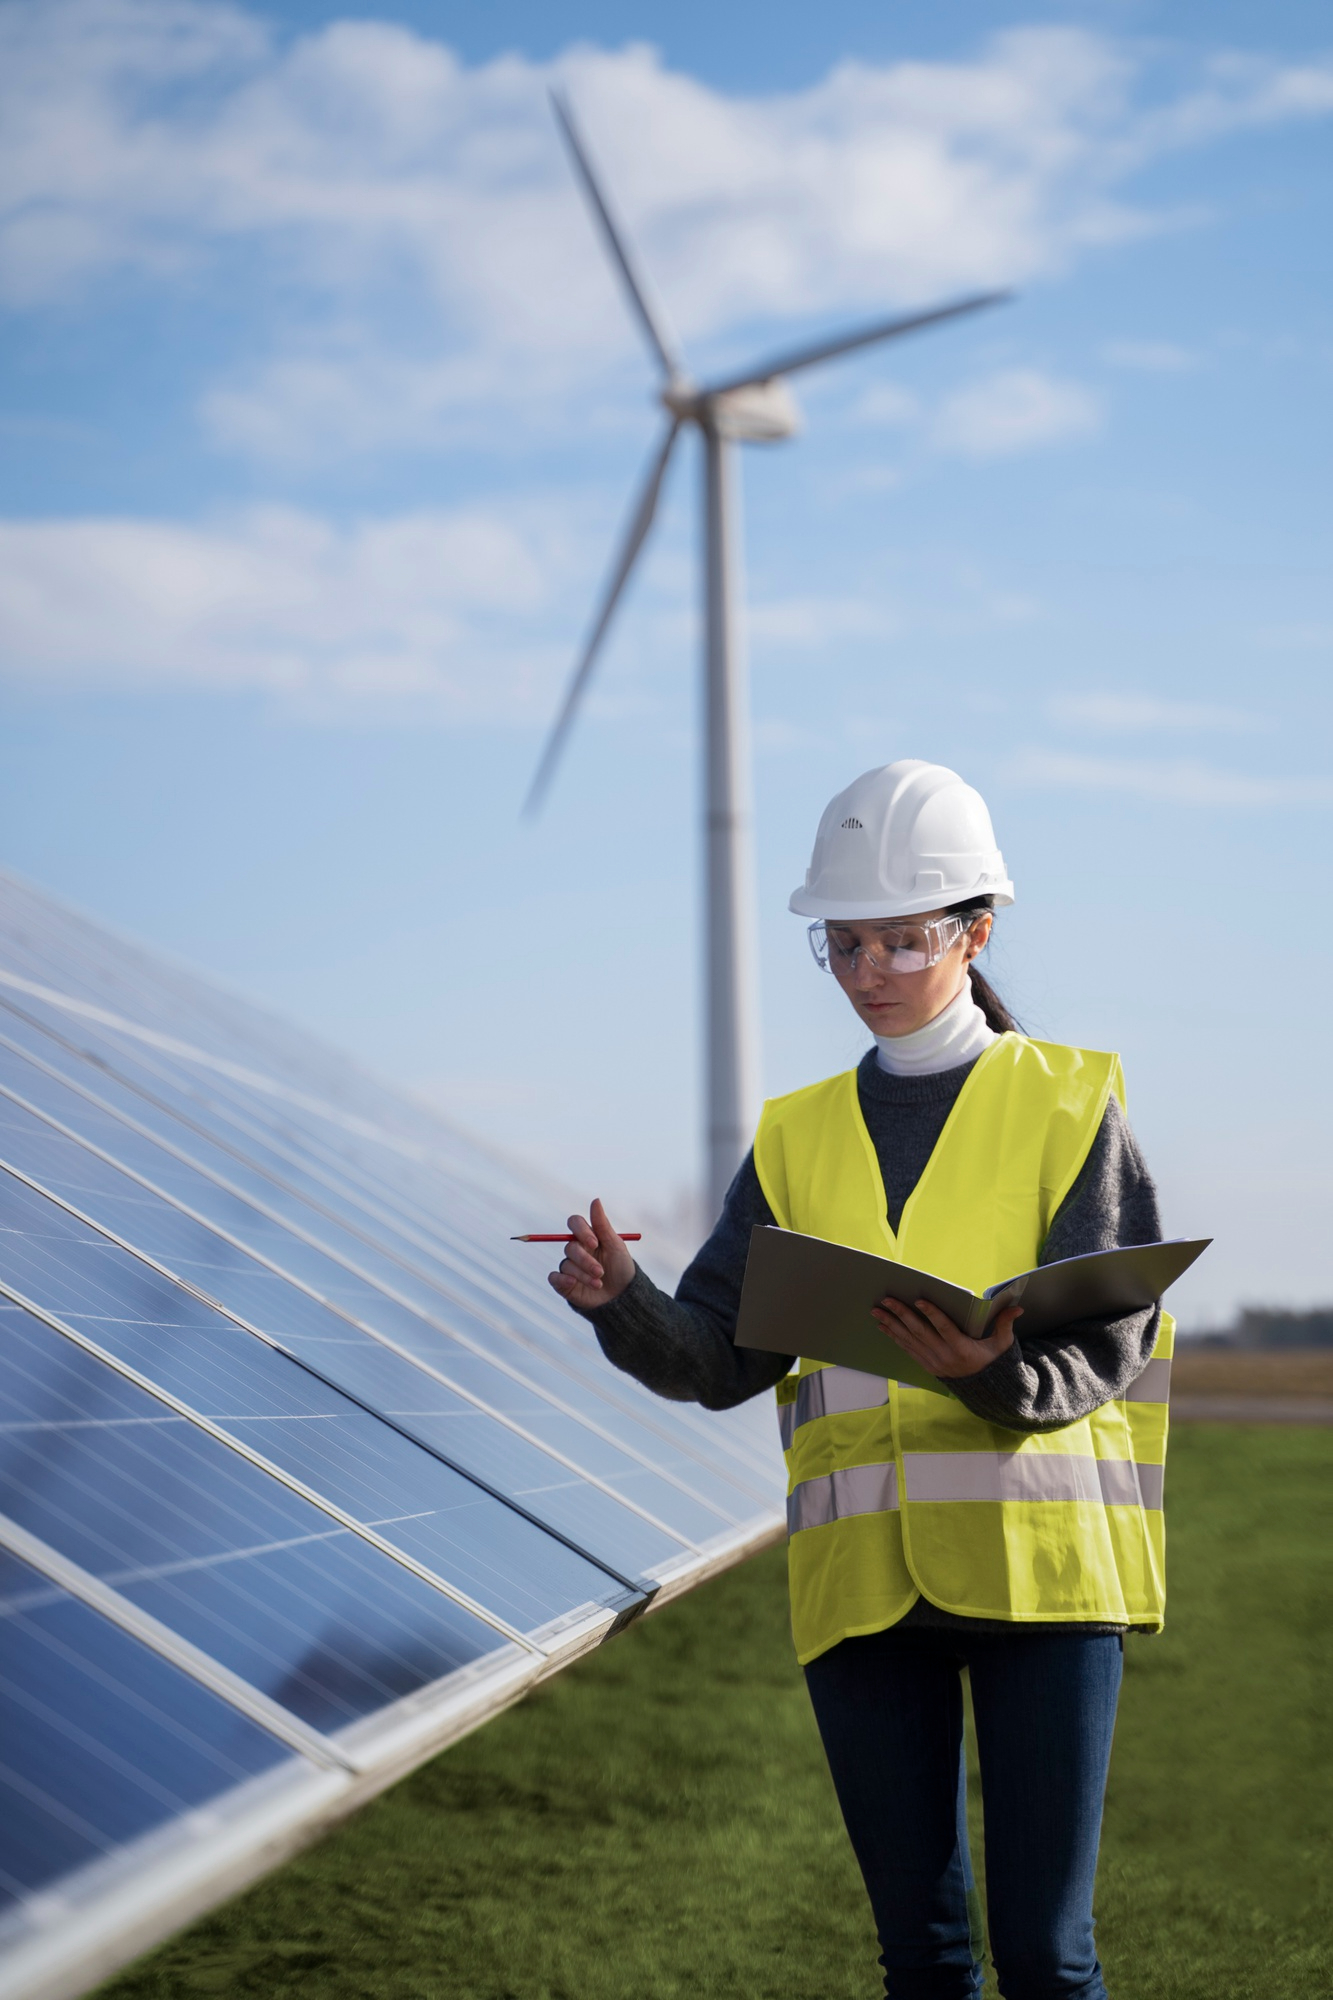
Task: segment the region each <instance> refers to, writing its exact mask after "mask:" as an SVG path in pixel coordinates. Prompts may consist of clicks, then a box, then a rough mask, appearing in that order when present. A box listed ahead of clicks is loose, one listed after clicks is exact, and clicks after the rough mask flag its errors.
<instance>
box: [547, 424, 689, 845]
mask: <svg viewBox="0 0 1333 2000" xmlns="http://www.w3.org/2000/svg"><path fill="white" fill-rule="evenodd" d="M679 430H680V424H679V423H678V422H672V423H670V424H668V425H667V428H666V434H665V436H664V437H663V439H662V442H661V444H660V445H659V446H658V448H657V450H656V452H655V453H654V455H653V459H652V462H651V464H650V465H649V467H648V477H647V478H646V479H645V481H644V483H643V486H642V487H641V489H640V491H639V496H638V500H637V501H636V503H635V507H634V512H633V514H632V515H631V516H630V523H629V529H628V532H627V533H626V535H625V539H624V541H623V543H622V544H621V548H620V553H619V555H618V556H617V558H616V565H615V568H614V569H613V570H612V572H611V577H610V581H609V582H608V584H607V587H606V590H605V592H604V594H603V597H602V601H601V605H600V608H599V609H598V613H597V617H596V619H595V621H594V623H593V627H592V630H591V632H590V633H589V634H588V640H587V644H586V645H585V646H584V648H583V653H582V656H581V658H580V660H579V663H578V665H577V667H576V668H575V669H574V673H573V676H572V678H571V680H570V683H569V687H568V690H567V691H566V694H565V700H564V706H563V707H562V708H561V710H560V713H559V715H558V716H557V717H556V721H555V727H554V728H553V729H552V731H551V733H550V735H549V736H548V737H547V739H546V747H545V749H544V750H543V751H542V755H541V762H540V763H539V764H538V766H537V770H536V774H535V775H534V777H533V780H532V783H531V785H530V786H529V787H528V796H527V798H526V799H525V800H524V801H523V811H524V814H525V815H531V814H533V813H535V812H536V810H537V808H538V807H539V806H540V804H541V802H542V799H543V798H544V797H545V795H546V788H547V786H548V785H549V784H550V782H551V777H552V774H553V772H554V770H555V767H556V763H557V761H558V759H559V756H560V752H561V750H562V749H563V747H564V741H565V737H566V736H567V735H568V733H569V727H570V724H571V723H572V722H573V720H574V715H575V711H576V710H577V708H578V705H579V702H580V701H581V700H582V698H583V692H584V689H585V688H586V687H587V685H588V680H589V677H590V676H591V674H592V669H593V662H594V661H595V660H596V658H597V653H598V649H599V648H600V646H601V643H602V640H603V639H604V638H605V637H606V628H607V626H608V625H609V624H610V623H611V618H612V615H613V613H614V611H615V608H616V606H617V604H619V602H620V598H621V593H622V592H623V591H624V588H625V585H626V584H627V583H628V582H629V576H630V571H631V570H632V569H633V567H634V564H635V561H636V559H637V557H638V553H639V550H640V549H641V548H642V547H643V545H644V542H645V541H646V540H647V538H648V530H649V529H650V528H651V527H652V525H653V516H654V515H655V514H656V512H657V503H658V500H659V498H660V497H661V492H662V481H663V479H664V478H665V476H666V469H667V461H668V459H669V458H670V457H671V450H672V446H673V445H674V444H675V442H676V437H677V434H678V432H679Z"/></svg>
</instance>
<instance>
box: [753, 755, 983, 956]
mask: <svg viewBox="0 0 1333 2000" xmlns="http://www.w3.org/2000/svg"><path fill="white" fill-rule="evenodd" d="M973 896H978V897H980V896H989V897H990V898H991V899H992V900H993V901H994V902H995V903H997V904H999V903H1012V902H1013V900H1014V885H1013V883H1012V882H1011V881H1010V880H1009V877H1008V876H1007V874H1006V873H1005V867H1004V856H1003V855H1002V854H1001V852H1000V850H999V848H998V847H997V846H996V845H995V832H994V829H993V827H992V826H991V823H990V814H989V813H988V812H987V810H986V801H985V800H984V799H983V798H982V796H981V794H980V792H974V791H973V789H972V787H971V785H965V784H964V783H963V780H962V779H961V778H960V777H959V775H958V773H957V772H956V771H950V770H947V769H946V767H945V766H944V765H943V764H925V763H923V762H922V761H921V759H920V758H919V757H900V758H899V760H898V762H897V763H896V764H885V765H884V766H883V767H882V768H881V769H879V770H877V771H866V772H865V773H864V774H863V775H862V776H861V777H859V778H858V779H857V780H856V782H855V783H854V784H851V785H848V787H847V789H846V791H845V792H839V793H838V796H837V797H836V798H835V799H830V800H829V803H828V804H827V805H826V806H825V808H824V816H823V818H822V819H821V820H820V822H819V831H818V833H817V834H816V835H815V851H814V853H813V855H812V856H811V858H810V866H809V867H808V868H807V870H806V872H805V881H804V883H803V884H802V886H801V887H800V888H799V889H797V890H796V891H795V893H794V894H793V896H792V899H791V902H790V903H789V904H788V908H789V909H792V910H795V912H796V914H797V916H800V917H827V918H828V919H829V920H830V921H837V920H839V919H840V920H842V921H843V922H851V921H852V920H853V919H855V918H858V917H913V916H918V915H920V913H921V912H922V911H923V910H939V909H944V908H947V907H948V905H949V904H950V903H962V902H965V901H967V900H968V899H969V898H970V897H973Z"/></svg>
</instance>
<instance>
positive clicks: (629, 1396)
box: [32, 1022, 775, 1504]
mask: <svg viewBox="0 0 1333 2000" xmlns="http://www.w3.org/2000/svg"><path fill="white" fill-rule="evenodd" d="M32 1025H33V1026H34V1027H36V1029H37V1031H38V1032H39V1033H43V1034H46V1033H49V1032H50V1030H49V1029H48V1028H47V1026H46V1024H45V1023H39V1022H33V1023H32ZM85 1039H86V1037H85ZM106 1046H107V1047H108V1049H109V1054H110V1057H111V1058H113V1059H116V1060H119V1061H120V1062H121V1063H122V1064H124V1065H125V1066H126V1067H127V1068H128V1069H129V1070H130V1071H131V1080H130V1082H129V1084H128V1086H127V1087H128V1088H131V1089H134V1090H135V1091H136V1092H137V1093H138V1094H139V1096H140V1097H141V1098H144V1097H147V1098H149V1099H150V1100H151V1085H152V1084H153V1083H154V1082H156V1083H160V1084H161V1086H162V1087H164V1088H167V1089H172V1088H180V1089H183V1088H184V1086H183V1085H178V1084H177V1083H176V1081H175V1079H174V1078H172V1077H170V1076H164V1075H162V1074H161V1073H160V1072H153V1071H150V1072H149V1077H148V1081H147V1082H144V1081H140V1080H139V1079H137V1078H136V1077H135V1076H134V1075H133V1072H134V1070H135V1069H136V1067H137V1062H136V1057H135V1056H132V1055H128V1054H126V1053H125V1052H124V1051H123V1050H120V1049H116V1048H114V1047H111V1046H110V1045H106ZM81 1053H82V1052H81V1051H79V1050H77V1049H71V1054H73V1055H74V1056H76V1057H78V1056H79V1055H81ZM93 1060H94V1062H95V1064H96V1067H97V1070H98V1074H99V1077H101V1076H104V1075H105V1073H106V1064H107V1060H108V1057H107V1056H103V1055H100V1054H99V1055H97V1056H95V1057H94V1059H93ZM112 1074H113V1076H114V1075H115V1072H112ZM163 1108H164V1110H165V1112H166V1115H168V1116H175V1117H187V1118H188V1116H189V1113H188V1112H185V1113H182V1112H179V1111H176V1110H175V1109H174V1108H173V1107H172V1106H170V1105H167V1106H164V1107H163ZM190 1108H191V1110H195V1109H205V1107H203V1106H201V1105H200V1103H199V1100H198V1098H197V1097H196V1098H192V1099H191V1100H190ZM228 1136H229V1135H228ZM239 1136H240V1137H241V1138H243V1139H245V1140H247V1141H248V1140H249V1139H250V1134H249V1133H248V1132H246V1131H245V1130H244V1129H242V1131H241V1133H240V1135H239ZM236 1150H238V1149H236V1148H234V1147H233V1151H236ZM288 1171H289V1172H290V1173H291V1174H293V1175H297V1174H300V1173H301V1171H302V1169H301V1168H300V1166H299V1165H295V1166H292V1167H290V1168H289V1169H288ZM278 1184H279V1185H281V1184H282V1183H280V1182H279V1183H278ZM332 1198H333V1199H335V1200H337V1199H339V1191H338V1190H337V1188H336V1186H335V1187H334V1189H333V1197H332ZM353 1206H354V1207H355V1204H353ZM361 1213H364V1211H361ZM369 1219H370V1221H371V1222H372V1223H373V1222H376V1221H378V1220H379V1218H376V1217H374V1216H371V1217H370V1218H369ZM381 1227H382V1229H383V1230H385V1231H388V1230H391V1229H392V1227H393V1224H392V1221H391V1220H387V1221H385V1222H383V1223H382V1224H381ZM429 1254H430V1253H429V1252H427V1255H429ZM410 1256H411V1252H410V1250H409V1253H408V1257H409V1258H410ZM399 1261H400V1262H403V1263H404V1264H405V1266H406V1268H408V1269H409V1270H410V1269H411V1268H412V1267H411V1264H410V1262H408V1261H407V1259H402V1258H400V1260H399ZM427 1282H431V1281H430V1280H429V1279H427ZM441 1289H442V1288H441ZM446 1296H447V1295H446ZM488 1303H489V1301H488ZM542 1303H543V1304H545V1303H546V1301H545V1300H544V1299H543V1301H542ZM524 1305H525V1307H527V1305H528V1302H527V1301H524ZM525 1317H526V1314H525ZM492 1325H493V1322H492ZM495 1330H498V1331H500V1332H501V1333H502V1334H503V1335H504V1337H505V1341H506V1344H510V1343H512V1342H513V1341H515V1340H518V1341H519V1342H520V1344H521V1345H523V1346H524V1348H525V1350H526V1352H525V1356H524V1362H523V1365H522V1366H521V1367H519V1368H517V1369H513V1370H512V1371H511V1372H512V1373H514V1375H515V1377H516V1379H518V1380H521V1381H525V1382H528V1383H535V1384H536V1386H538V1387H539V1388H540V1389H541V1390H542V1392H543V1393H548V1394H552V1395H555V1396H556V1398H557V1400H559V1401H560V1402H561V1403H562V1406H563V1407H565V1408H566V1409H568V1408H570V1406H569V1405H568V1404H567V1403H565V1402H564V1397H563V1396H560V1395H559V1394H558V1391H557V1390H556V1389H554V1388H553V1383H552V1378H550V1377H549V1374H547V1373H546V1369H545V1365H544V1363H534V1360H533V1349H532V1345H531V1343H530V1342H525V1341H523V1340H522V1336H521V1332H520V1331H519V1330H518V1329H515V1328H514V1327H513V1326H512V1324H511V1323H509V1322H508V1321H506V1322H504V1323H503V1324H502V1325H501V1326H500V1327H499V1328H498V1329H495ZM450 1331H451V1333H452V1334H453V1336H454V1337H455V1338H456V1339H462V1340H463V1341H464V1342H465V1343H466V1341H467V1337H466V1335H464V1334H463V1332H462V1329H461V1328H460V1327H458V1326H457V1324H455V1323H453V1322H451V1325H450ZM483 1351H484V1352H485V1353H486V1354H487V1355H488V1356H489V1357H490V1358H491V1359H492V1360H494V1361H496V1362H497V1363H498V1362H499V1356H498V1355H497V1354H496V1352H495V1348H494V1347H493V1346H491V1345H487V1346H486V1347H485V1349H484V1350H483ZM540 1352H541V1353H542V1355H543V1356H544V1357H545V1356H549V1353H550V1349H549V1346H548V1345H547V1344H546V1343H543V1346H542V1348H541V1350H540ZM571 1354H572V1357H573V1361H574V1366H575V1369H576V1372H577V1380H578V1383H579V1386H580V1388H581V1389H582V1390H583V1391H584V1392H585V1393H586V1392H587V1390H588V1389H589V1388H591V1390H592V1393H593V1394H594V1395H596V1396H597V1398H598V1400H599V1406H602V1405H609V1406H610V1408H611V1409H613V1410H615V1411H616V1412H617V1413H618V1414H619V1415H620V1416H621V1417H622V1418H626V1417H627V1418H628V1419H629V1420H630V1422H631V1423H632V1424H633V1425H634V1426H635V1429H636V1432H637V1431H638V1430H640V1429H642V1428H644V1427H646V1428H647V1429H648V1430H649V1431H650V1432H651V1433H652V1435H653V1436H654V1437H655V1438H657V1439H660V1440H661V1441H662V1442H664V1443H669V1444H671V1445H672V1446H673V1447H674V1448H675V1449H677V1450H682V1451H684V1452H685V1453H686V1455H687V1456H688V1457H690V1458H692V1459H693V1460H694V1461H695V1462H696V1463H698V1464H701V1465H703V1466H704V1467H705V1468H706V1470H707V1471H708V1473H709V1475H710V1476H716V1472H717V1469H718V1458H719V1449H720V1448H721V1449H729V1450H730V1452H731V1454H732V1455H733V1459H734V1460H737V1461H739V1462H738V1463H735V1462H732V1463H729V1475H730V1477H731V1479H732V1481H733V1483H735V1484H739V1485H740V1486H741V1487H742V1488H743V1489H744V1490H745V1491H746V1492H748V1493H749V1494H750V1495H752V1496H753V1497H754V1498H756V1499H758V1500H759V1501H760V1503H761V1504H768V1503H769V1502H770V1501H771V1498H772V1492H773V1482H774V1478H775V1473H774V1463H775V1461H774V1455H773V1447H772V1445H771V1442H770V1439H769V1435H768V1426H767V1424H764V1426H763V1430H762V1434H761V1435H756V1434H755V1431H754V1426H753V1419H752V1418H751V1422H750V1423H749V1424H746V1422H745V1420H746V1418H747V1417H748V1416H750V1413H748V1412H743V1413H741V1414H740V1415H739V1416H738V1414H737V1413H736V1412H729V1413H727V1415H728V1419H729V1421H728V1422H727V1423H726V1424H725V1426H723V1425H722V1424H721V1423H720V1420H719V1418H718V1417H717V1415H716V1414H714V1415H713V1416H712V1417H711V1418H710V1419H709V1420H708V1421H707V1423H704V1422H703V1421H701V1420H700V1418H699V1417H698V1416H697V1415H696V1413H695V1412H693V1411H687V1410H685V1409H684V1408H682V1407H675V1406H669V1405H668V1406H664V1405H662V1403H661V1401H660V1399H658V1398H655V1397H652V1396H650V1395H649V1394H648V1392H647V1391H644V1390H642V1389H640V1388H639V1385H638V1384H636V1383H634V1382H632V1380H630V1379H629V1378H625V1377H622V1376H619V1375H614V1376H613V1375H612V1374H611V1373H610V1371H609V1370H607V1369H606V1368H605V1367H604V1365H602V1364H601V1363H600V1357H597V1358H596V1359H597V1366H596V1368H595V1370H594V1373H593V1375H592V1377H591V1378H589V1376H588V1374H587V1359H585V1356H584V1355H583V1354H582V1353H581V1352H580V1351H579V1350H570V1349H569V1348H562V1350H561V1356H560V1358H559V1359H558V1360H557V1367H558V1368H559V1369H560V1370H561V1372H562V1373H563V1374H564V1375H565V1376H568V1375H569V1373H570V1359H571ZM588 1358H589V1359H590V1358H591V1357H588ZM500 1365H502V1366H503V1365H505V1364H503V1363H500ZM539 1373H540V1374H541V1375H542V1376H543V1377H544V1379H542V1380H538V1379H537V1378H538V1375H539ZM563 1386H564V1392H565V1394H566V1395H567V1394H568V1388H569V1384H568V1382H566V1383H565V1384H564V1385H563ZM576 1413H577V1414H578V1415H579V1416H580V1417H581V1418H582V1420H583V1421H584V1422H585V1423H592V1422H594V1420H593V1418H592V1416H591V1413H590V1411H589V1410H588V1408H587V1407H586V1405H584V1406H580V1407H579V1408H578V1410H577V1412H576ZM742 1425H745V1429H747V1430H749V1431H750V1432H751V1435H750V1437H749V1438H746V1437H745V1436H744V1435H743V1433H741V1434H738V1433H740V1427H741V1426H742ZM719 1431H721V1435H719ZM614 1437H615V1439H616V1441H617V1442H619V1443H620V1444H621V1445H622V1447H623V1448H625V1449H630V1450H632V1449H634V1446H633V1440H632V1438H631V1437H630V1436H627V1434H626V1432H625V1429H624V1427H623V1424H622V1426H621V1427H620V1428H618V1429H617V1430H616V1431H615V1433H614Z"/></svg>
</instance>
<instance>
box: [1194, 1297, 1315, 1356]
mask: <svg viewBox="0 0 1333 2000" xmlns="http://www.w3.org/2000/svg"><path fill="white" fill-rule="evenodd" d="M1195 1337H1196V1338H1197V1339H1201V1340H1203V1341H1205V1342H1206V1343H1207V1344H1208V1345H1209V1346H1210V1347H1333V1306H1316V1307H1315V1308H1314V1310H1313V1311H1312V1312H1275V1311H1272V1310H1270V1309H1269V1308H1268V1307H1261V1306H1244V1307H1242V1309H1241V1311H1240V1312H1239V1313H1238V1314H1237V1315H1236V1319H1235V1321H1234V1323H1233V1324H1232V1325H1231V1326H1224V1327H1218V1328H1216V1329H1215V1330H1214V1331H1212V1332H1209V1333H1205V1334H1200V1335H1196V1336H1195Z"/></svg>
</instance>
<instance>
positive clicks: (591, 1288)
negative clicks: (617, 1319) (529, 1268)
mask: <svg viewBox="0 0 1333 2000" xmlns="http://www.w3.org/2000/svg"><path fill="white" fill-rule="evenodd" d="M569 1228H570V1233H571V1234H572V1236H573V1238H574V1240H573V1242H572V1243H570V1244H567V1245H566V1248H565V1255H564V1258H563V1260H562V1262H561V1265H560V1269H559V1270H558V1271H552V1272H551V1273H550V1275H549V1276H548V1278H547V1281H546V1282H547V1283H548V1284H549V1285H550V1286H551V1288H552V1290H553V1291H557V1292H559V1294H560V1296H561V1298H562V1299H568V1301H569V1303H570V1305H572V1306H577V1307H578V1309H579V1311H580V1312H592V1311H594V1310H595V1309H596V1307H598V1306H608V1305H610V1303H611V1301H612V1299H618V1298H619V1297H620V1294H621V1293H622V1292H623V1291H624V1290H625V1287H626V1286H627V1285H628V1284H629V1282H630V1279H631V1278H632V1277H633V1276H634V1271H635V1264H634V1259H633V1257H632V1256H631V1255H630V1252H629V1249H628V1247H627V1246H626V1245H625V1244H624V1243H622V1242H621V1240H620V1238H619V1237H618V1236H617V1235H616V1232H615V1230H614V1229H613V1228H612V1227H611V1224H610V1222H609V1221H608V1220H607V1215H606V1210H605V1209H604V1208H603V1207H602V1204H601V1202H600V1201H595V1202H594V1203H593V1205H592V1208H591V1210H590V1211H589V1215H588V1217H586V1218H585V1217H584V1216H582V1215H571V1216H570V1218H569Z"/></svg>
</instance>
